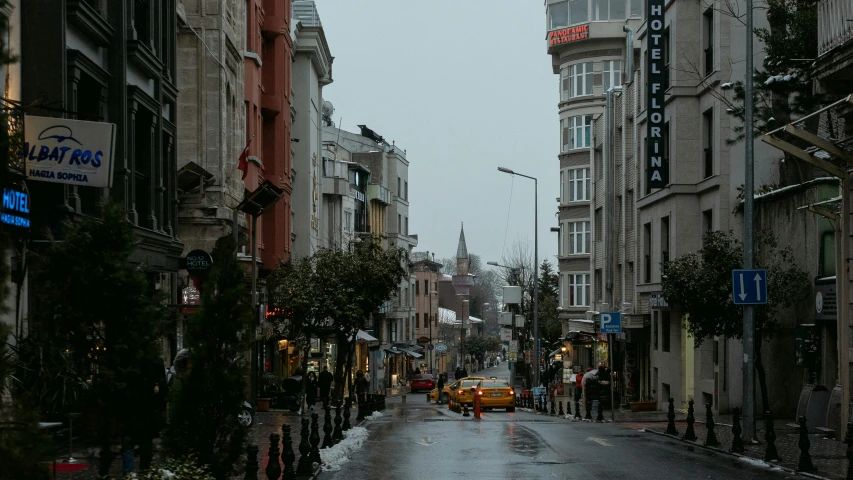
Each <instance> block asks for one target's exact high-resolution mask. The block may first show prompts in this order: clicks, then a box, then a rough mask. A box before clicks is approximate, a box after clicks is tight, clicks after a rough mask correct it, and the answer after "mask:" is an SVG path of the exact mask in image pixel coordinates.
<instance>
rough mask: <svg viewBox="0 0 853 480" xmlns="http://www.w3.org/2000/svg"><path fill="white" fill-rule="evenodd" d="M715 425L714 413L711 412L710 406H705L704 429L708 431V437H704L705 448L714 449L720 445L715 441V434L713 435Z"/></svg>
mask: <svg viewBox="0 0 853 480" xmlns="http://www.w3.org/2000/svg"><path fill="white" fill-rule="evenodd" d="M715 426H716V424H715V423H714V412H713V411H712V410H711V404H710V403H706V404H705V428H706V429H707V430H708V435H707V436H706V437H705V446H706V447H716V446H718V445H719V444H720V441H719V440H717V434H716V433H714V427H715Z"/></svg>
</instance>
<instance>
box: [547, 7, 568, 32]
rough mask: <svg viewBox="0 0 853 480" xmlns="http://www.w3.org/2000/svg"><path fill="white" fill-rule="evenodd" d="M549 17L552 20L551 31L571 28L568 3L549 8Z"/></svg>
mask: <svg viewBox="0 0 853 480" xmlns="http://www.w3.org/2000/svg"><path fill="white" fill-rule="evenodd" d="M540 11H541V10H540ZM548 17H549V18H550V23H551V30H553V29H555V28H561V27H567V26H569V4H568V2H560V3H555V4H552V5H551V6H549V7H548Z"/></svg>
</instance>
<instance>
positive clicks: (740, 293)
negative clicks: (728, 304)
mask: <svg viewBox="0 0 853 480" xmlns="http://www.w3.org/2000/svg"><path fill="white" fill-rule="evenodd" d="M732 298H733V299H734V302H735V305H763V304H765V303H767V270H760V269H756V270H732Z"/></svg>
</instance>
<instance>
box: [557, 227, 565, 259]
mask: <svg viewBox="0 0 853 480" xmlns="http://www.w3.org/2000/svg"><path fill="white" fill-rule="evenodd" d="M565 241H566V229H565V228H563V223H562V222H560V231H559V232H558V233H557V256H558V257H562V256H563V255H565V253H563V251H564V250H566V249H565V248H563V242H565Z"/></svg>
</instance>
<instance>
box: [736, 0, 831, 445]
mask: <svg viewBox="0 0 853 480" xmlns="http://www.w3.org/2000/svg"><path fill="white" fill-rule="evenodd" d="M752 2H753V0H746V78H745V79H744V80H745V86H744V87H745V88H744V90H745V92H744V97H745V98H744V119H743V126H744V142H743V143H744V150H745V151H744V154H745V155H744V156H745V157H746V158H744V167H745V171H744V182H743V183H744V186H743V192H744V195H743V198H744V202H743V268H744V269H751V268H752V267H753V263H754V258H753V243H752V240H753V209H752V208H753V195H754V193H753V192H754V190H755V187H754V185H753V182H754V167H753V145H754V143H753V142H754V141H755V138H754V136H753V134H752V131H753V128H752V127H753V125H752V113H753V112H752V109H753V102H754V99H753V89H752V84H753V78H752V76H753V71H754V67H753V55H754V54H755V53H754V52H753V47H752V42H753V37H754V36H755V34H754V33H753V27H752V17H753V12H752ZM754 314H755V311H754V309H753V307H752V305H747V306H745V307H744V308H743V438H744V439H745V440H746V441H748V442H752V441H753V440H754V439H755V435H754V434H755V397H754V395H755V390H754V388H755V363H754V362H755V358H754V355H755V323H754V319H755V317H754ZM845 408H846V407H845Z"/></svg>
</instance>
